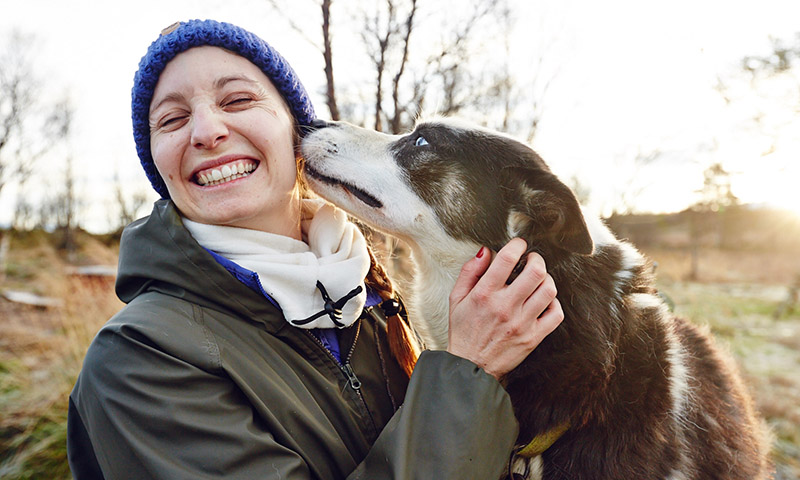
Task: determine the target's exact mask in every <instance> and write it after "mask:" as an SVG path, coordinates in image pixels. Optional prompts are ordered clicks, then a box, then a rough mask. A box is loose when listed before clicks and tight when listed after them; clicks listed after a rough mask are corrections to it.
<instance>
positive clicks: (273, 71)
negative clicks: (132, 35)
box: [131, 20, 314, 198]
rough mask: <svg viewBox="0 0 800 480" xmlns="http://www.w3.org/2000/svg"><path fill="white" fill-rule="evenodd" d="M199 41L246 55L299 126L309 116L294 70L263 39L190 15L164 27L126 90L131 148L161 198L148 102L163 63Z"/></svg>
mask: <svg viewBox="0 0 800 480" xmlns="http://www.w3.org/2000/svg"><path fill="white" fill-rule="evenodd" d="M203 45H210V46H214V47H222V48H224V49H226V50H229V51H231V52H233V53H236V54H238V55H241V56H242V57H244V58H246V59H248V60H250V61H251V62H252V63H253V64H254V65H256V66H257V67H258V68H260V69H261V71H262V72H264V74H265V75H266V76H267V77H268V78H269V79H270V80H271V81H272V83H273V84H274V85H275V88H277V89H278V91H279V92H280V93H281V95H283V98H284V100H286V103H287V104H288V105H289V110H290V111H291V112H292V115H294V118H295V120H296V121H297V123H298V125H309V124H311V121H312V120H314V107H313V106H312V105H311V101H310V100H309V98H308V94H307V93H306V89H305V88H304V87H303V84H302V83H300V79H299V78H298V77H297V74H295V72H294V70H292V67H291V66H290V65H289V64H288V63H287V62H286V60H284V59H283V57H281V55H280V54H279V53H278V52H277V51H276V50H275V49H274V48H272V47H271V46H270V45H269V44H267V42H265V41H264V40H262V39H260V38H259V37H257V36H256V35H254V34H252V33H250V32H248V31H246V30H244V29H242V28H239V27H237V26H235V25H231V24H229V23H223V22H216V21H214V20H190V21H188V22H180V23H176V24H174V25H171V26H169V27H167V28H166V29H164V30H163V31H162V32H161V35H160V36H159V37H158V38H157V39H156V40H155V41H154V42H153V43H152V44H151V45H150V48H148V49H147V54H145V56H144V57H142V60H141V62H139V70H138V71H137V72H136V75H134V77H133V91H132V92H131V97H132V98H131V117H132V118H133V139H134V141H135V142H136V153H137V154H138V155H139V160H141V162H142V166H143V167H144V171H145V173H146V174H147V178H148V179H149V180H150V183H151V184H152V185H153V188H154V189H155V190H156V192H158V193H159V194H160V195H161V197H162V198H169V192H168V191H167V187H166V185H165V184H164V180H162V178H161V176H160V175H159V174H158V170H156V166H155V164H154V163H153V157H152V155H151V154H150V122H149V117H150V102H151V100H152V99H153V91H154V90H155V88H156V83H158V77H159V76H160V75H161V72H162V71H164V67H166V65H167V63H169V61H170V60H172V59H173V58H175V56H176V55H178V54H179V53H181V52H183V51H185V50H188V49H190V48H192V47H199V46H203Z"/></svg>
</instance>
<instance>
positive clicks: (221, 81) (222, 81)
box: [214, 75, 258, 89]
mask: <svg viewBox="0 0 800 480" xmlns="http://www.w3.org/2000/svg"><path fill="white" fill-rule="evenodd" d="M231 82H247V83H250V84H253V85H258V82H256V81H255V80H253V79H252V78H250V77H248V76H246V75H230V76H227V77H220V78H218V79H216V80H215V81H214V88H217V89H219V88H222V87H224V86H225V85H227V84H229V83H231Z"/></svg>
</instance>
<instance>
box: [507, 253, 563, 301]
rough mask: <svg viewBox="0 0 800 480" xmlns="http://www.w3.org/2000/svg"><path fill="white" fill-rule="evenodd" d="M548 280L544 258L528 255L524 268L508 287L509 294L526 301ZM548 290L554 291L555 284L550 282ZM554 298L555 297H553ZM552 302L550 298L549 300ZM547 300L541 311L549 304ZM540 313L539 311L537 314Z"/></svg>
mask: <svg viewBox="0 0 800 480" xmlns="http://www.w3.org/2000/svg"><path fill="white" fill-rule="evenodd" d="M547 278H549V275H548V274H547V266H546V265H545V261H544V258H542V256H541V255H539V254H538V253H534V252H531V253H529V254H528V257H527V261H526V263H525V268H523V269H522V271H521V272H520V273H519V275H517V278H515V279H514V281H513V282H511V285H509V286H508V289H509V293H510V294H511V295H514V296H518V297H522V298H525V299H527V298H528V297H529V296H530V295H531V294H532V293H533V292H534V291H535V290H537V289H538V288H541V286H542V284H543V283H544V282H545V280H546V279H547ZM550 280H551V285H549V286H548V288H553V289H555V283H553V282H552V278H551V279H550ZM553 297H555V295H553ZM550 300H552V298H551V299H550ZM550 300H548V301H547V302H546V303H545V304H544V305H542V309H544V307H545V306H547V304H549V303H550ZM539 313H541V311H540V312H539Z"/></svg>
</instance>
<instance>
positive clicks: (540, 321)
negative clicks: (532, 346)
mask: <svg viewBox="0 0 800 480" xmlns="http://www.w3.org/2000/svg"><path fill="white" fill-rule="evenodd" d="M563 320H564V310H562V308H561V303H560V302H559V301H558V299H557V298H555V299H553V301H552V302H551V303H550V305H548V306H547V308H546V309H545V311H544V313H542V314H541V315H539V318H537V319H536V322H537V327H538V332H537V333H538V335H540V338H539V339H538V341H537V344H538V342H541V341H542V340H543V339H544V337H546V336H548V335H550V334H551V333H553V331H554V330H555V329H556V328H558V326H559V325H561V322H562V321H563Z"/></svg>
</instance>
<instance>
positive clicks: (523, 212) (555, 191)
mask: <svg viewBox="0 0 800 480" xmlns="http://www.w3.org/2000/svg"><path fill="white" fill-rule="evenodd" d="M528 176H530V174H528ZM516 195H517V201H516V202H514V207H512V211H511V214H510V215H509V219H508V229H509V232H510V233H511V234H512V235H515V236H519V237H522V238H524V239H525V240H526V241H527V242H528V245H529V246H530V245H533V244H540V243H542V242H547V243H550V244H551V245H552V246H554V247H556V248H560V249H562V250H567V251H569V252H573V253H578V254H582V255H590V254H591V253H592V252H593V251H594V242H593V241H592V237H591V235H590V234H589V229H588V228H587V227H586V222H585V221H584V219H583V213H581V208H580V205H579V204H578V199H577V198H575V195H574V194H573V193H572V190H570V188H569V187H567V186H566V185H564V184H563V183H562V182H561V181H560V180H558V178H556V176H555V175H553V174H552V173H550V172H546V171H537V172H536V174H535V178H533V179H531V178H528V181H527V182H525V183H523V184H522V185H521V186H520V188H519V190H518V191H517V192H516Z"/></svg>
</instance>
